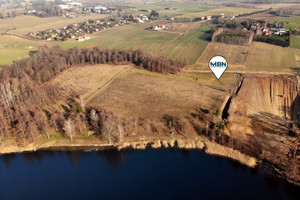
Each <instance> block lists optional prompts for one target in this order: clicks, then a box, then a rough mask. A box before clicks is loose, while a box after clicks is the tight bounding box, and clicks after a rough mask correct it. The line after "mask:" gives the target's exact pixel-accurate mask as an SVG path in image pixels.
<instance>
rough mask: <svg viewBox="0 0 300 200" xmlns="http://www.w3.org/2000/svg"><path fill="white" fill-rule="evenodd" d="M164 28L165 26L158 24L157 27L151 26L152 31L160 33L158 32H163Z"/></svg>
mask: <svg viewBox="0 0 300 200" xmlns="http://www.w3.org/2000/svg"><path fill="white" fill-rule="evenodd" d="M165 28H166V25H164V24H159V25H153V26H152V30H155V31H160V30H163V29H165Z"/></svg>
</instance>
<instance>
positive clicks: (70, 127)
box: [63, 119, 74, 141]
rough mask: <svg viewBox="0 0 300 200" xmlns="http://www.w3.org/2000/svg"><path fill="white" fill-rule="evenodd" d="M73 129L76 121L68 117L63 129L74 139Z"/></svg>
mask: <svg viewBox="0 0 300 200" xmlns="http://www.w3.org/2000/svg"><path fill="white" fill-rule="evenodd" d="M73 129H74V122H73V121H72V120H71V119H68V120H66V121H65V123H64V127H63V130H64V131H65V133H66V135H67V136H68V137H69V138H70V140H71V141H73Z"/></svg>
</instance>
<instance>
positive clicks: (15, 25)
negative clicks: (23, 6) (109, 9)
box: [0, 14, 107, 35]
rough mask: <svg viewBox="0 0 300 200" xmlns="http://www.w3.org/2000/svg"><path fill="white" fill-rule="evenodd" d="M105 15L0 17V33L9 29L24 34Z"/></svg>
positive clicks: (14, 32) (10, 31)
mask: <svg viewBox="0 0 300 200" xmlns="http://www.w3.org/2000/svg"><path fill="white" fill-rule="evenodd" d="M105 17H107V16H106V15H100V14H91V15H87V16H81V17H75V18H67V17H47V18H40V17H36V16H31V15H22V16H18V17H14V18H10V19H0V33H1V32H6V31H9V33H12V34H16V35H25V34H27V33H29V32H32V31H41V30H46V29H50V28H53V29H55V28H61V27H63V26H66V25H68V24H72V23H78V22H83V21H86V20H88V19H101V18H105Z"/></svg>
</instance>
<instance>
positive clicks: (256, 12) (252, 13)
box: [238, 8, 272, 17]
mask: <svg viewBox="0 0 300 200" xmlns="http://www.w3.org/2000/svg"><path fill="white" fill-rule="evenodd" d="M270 10H272V8H269V9H265V10H258V11H253V12H251V13H243V14H239V15H238V16H239V17H246V16H250V15H255V14H259V13H264V12H267V11H270Z"/></svg>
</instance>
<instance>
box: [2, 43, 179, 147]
mask: <svg viewBox="0 0 300 200" xmlns="http://www.w3.org/2000/svg"><path fill="white" fill-rule="evenodd" d="M105 63H111V64H126V63H133V64H135V65H136V66H137V67H138V68H142V69H146V70H149V71H153V72H160V73H176V72H177V71H179V70H180V68H181V67H182V66H183V65H182V64H179V63H175V62H173V61H171V60H169V59H166V58H160V57H153V56H150V55H146V54H144V53H143V52H142V51H140V50H108V49H105V50H103V49H99V48H97V47H94V48H89V49H86V48H85V49H79V48H72V49H69V50H64V49H62V47H60V46H55V47H53V48H49V47H46V46H42V47H39V48H38V50H37V52H35V53H33V54H32V55H31V56H30V57H29V58H25V59H22V60H19V61H16V62H15V63H13V64H12V65H9V66H3V67H2V70H1V72H0V146H1V144H2V143H1V139H3V138H16V139H20V140H22V139H24V140H34V139H36V138H37V137H38V136H39V135H41V134H46V135H47V137H48V136H49V135H48V133H49V130H50V129H52V130H56V131H60V132H62V133H65V134H67V135H68V137H70V130H71V129H72V125H73V124H75V125H76V127H77V128H78V130H80V132H81V131H82V130H86V129H87V128H86V127H87V124H88V123H90V121H91V120H92V119H91V118H90V117H88V116H86V115H85V114H82V113H80V111H82V110H83V106H82V105H79V104H78V103H77V104H74V105H72V106H70V107H72V108H71V109H70V111H69V112H62V109H61V107H60V109H59V108H58V107H57V106H53V105H55V104H56V103H57V102H58V101H60V102H61V101H63V102H65V100H66V99H65V98H66V97H63V96H64V88H59V87H57V86H54V85H51V84H46V85H42V84H44V83H46V82H47V81H49V80H50V79H52V78H53V77H54V76H56V75H58V74H59V73H60V72H62V71H64V70H66V69H67V68H70V67H72V66H76V65H87V64H105ZM76 98H78V96H77V97H76ZM68 99H71V100H68V101H73V103H74V102H75V100H74V99H75V96H70V97H69V98H68ZM100 113H106V114H105V116H104V115H102V116H100ZM95 115H97V116H95ZM98 115H99V116H98ZM106 115H107V112H104V111H94V112H93V116H94V117H95V118H94V122H93V124H94V125H91V129H92V130H94V131H95V132H100V127H101V126H100V125H101V123H103V121H101V120H103V119H104V118H105V117H107V116H106ZM75 125H74V127H75ZM68 127H69V129H68V130H67V128H68ZM74 127H73V128H74Z"/></svg>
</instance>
